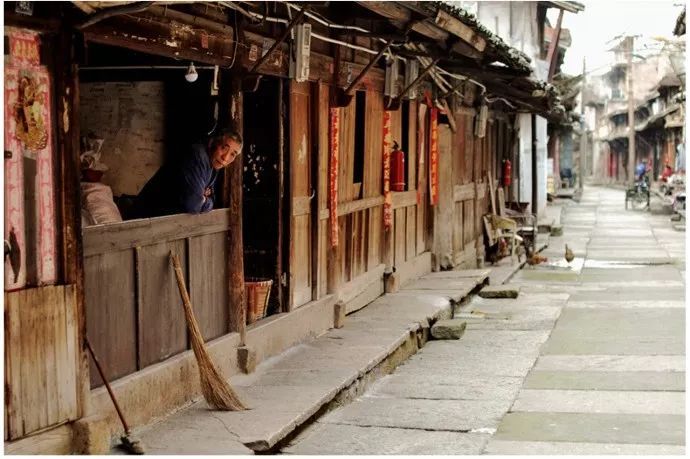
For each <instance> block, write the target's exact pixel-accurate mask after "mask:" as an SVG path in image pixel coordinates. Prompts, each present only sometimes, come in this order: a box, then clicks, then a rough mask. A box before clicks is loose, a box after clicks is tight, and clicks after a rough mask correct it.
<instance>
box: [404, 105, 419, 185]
mask: <svg viewBox="0 0 690 459" xmlns="http://www.w3.org/2000/svg"><path fill="white" fill-rule="evenodd" d="M408 126H409V130H408V132H407V133H403V135H407V145H408V147H407V148H408V150H409V151H407V152H406V153H407V164H406V166H405V167H406V168H407V189H408V190H414V189H416V188H417V101H416V100H411V101H410V108H409V113H408Z"/></svg>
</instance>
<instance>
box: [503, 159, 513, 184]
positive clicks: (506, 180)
mask: <svg viewBox="0 0 690 459" xmlns="http://www.w3.org/2000/svg"><path fill="white" fill-rule="evenodd" d="M512 172H513V167H512V165H511V164H510V160H509V159H504V160H503V186H510V180H511V175H512Z"/></svg>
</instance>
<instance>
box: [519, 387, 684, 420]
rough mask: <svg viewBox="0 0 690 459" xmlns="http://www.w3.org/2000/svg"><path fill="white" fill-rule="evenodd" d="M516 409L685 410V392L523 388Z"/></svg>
mask: <svg viewBox="0 0 690 459" xmlns="http://www.w3.org/2000/svg"><path fill="white" fill-rule="evenodd" d="M512 411H514V412H517V411H536V412H547V411H548V412H551V413H630V414H678V415H683V414H684V413H685V394H684V393H683V392H658V391H648V392H644V391H612V390H606V391H597V390H557V389H549V390H541V389H523V390H522V391H521V392H520V395H518V398H517V400H515V403H514V404H513V407H512Z"/></svg>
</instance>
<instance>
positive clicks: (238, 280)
mask: <svg viewBox="0 0 690 459" xmlns="http://www.w3.org/2000/svg"><path fill="white" fill-rule="evenodd" d="M226 84H227V86H228V87H229V91H228V92H227V96H226V98H227V104H228V107H227V109H228V117H227V120H228V124H229V125H231V126H233V127H234V128H235V129H237V131H238V132H240V133H242V131H243V123H242V122H243V116H242V115H243V98H242V90H241V80H240V78H239V77H238V76H237V75H236V74H234V73H231V74H229V75H228V77H227V78H226ZM243 138H244V135H243ZM242 170H243V155H241V154H240V155H238V156H237V158H235V161H233V163H232V164H231V165H230V166H228V168H227V169H226V171H225V189H226V190H227V192H228V193H229V195H230V196H229V203H230V206H229V207H230V229H229V231H228V281H229V286H228V287H229V295H228V299H229V308H230V314H229V318H230V331H231V332H237V333H239V334H240V345H241V346H244V345H245V343H246V332H247V325H246V324H247V319H246V308H245V298H244V244H243V240H242Z"/></svg>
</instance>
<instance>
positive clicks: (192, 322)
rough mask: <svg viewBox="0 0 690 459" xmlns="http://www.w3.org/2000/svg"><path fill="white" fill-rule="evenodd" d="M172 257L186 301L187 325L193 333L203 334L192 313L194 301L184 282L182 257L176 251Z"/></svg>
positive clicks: (178, 286) (183, 297)
mask: <svg viewBox="0 0 690 459" xmlns="http://www.w3.org/2000/svg"><path fill="white" fill-rule="evenodd" d="M170 259H171V260H172V263H173V268H175V277H176V278H177V288H178V289H179V290H180V296H182V302H183V303H184V309H185V315H186V316H187V319H189V320H187V326H188V327H189V331H190V333H192V334H196V335H198V336H203V335H202V334H201V331H200V330H199V325H198V324H197V322H196V319H195V318H194V314H192V311H193V309H192V301H191V300H190V299H189V293H188V292H187V287H186V286H185V284H184V277H183V275H182V266H181V265H180V258H179V257H178V256H177V254H176V253H173V252H172V251H170Z"/></svg>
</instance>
